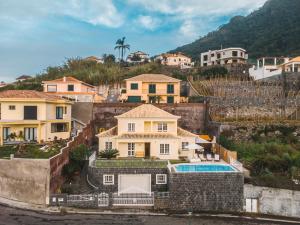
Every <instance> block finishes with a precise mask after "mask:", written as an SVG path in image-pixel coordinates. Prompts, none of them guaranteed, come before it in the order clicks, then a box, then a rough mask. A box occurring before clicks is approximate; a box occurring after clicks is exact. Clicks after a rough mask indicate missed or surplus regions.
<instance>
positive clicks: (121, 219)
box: [0, 206, 291, 225]
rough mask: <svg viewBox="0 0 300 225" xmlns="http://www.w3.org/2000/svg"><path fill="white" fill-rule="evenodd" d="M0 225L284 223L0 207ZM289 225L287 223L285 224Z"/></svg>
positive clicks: (273, 224)
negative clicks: (41, 210)
mask: <svg viewBox="0 0 300 225" xmlns="http://www.w3.org/2000/svg"><path fill="white" fill-rule="evenodd" d="M0 224H1V225H48V224H59V225H69V224H72V225H73V224H74V225H96V224H97V225H99V224H100V225H102V224H103V225H104V224H107V225H243V224H246V225H259V224H264V225H278V224H284V223H272V222H259V221H249V220H247V219H229V218H223V219H222V218H207V217H206V218H205V217H191V218H187V217H180V216H139V215H82V214H66V215H60V214H46V213H39V212H33V211H27V210H20V209H14V208H9V207H4V206H0ZM289 224H291V223H289Z"/></svg>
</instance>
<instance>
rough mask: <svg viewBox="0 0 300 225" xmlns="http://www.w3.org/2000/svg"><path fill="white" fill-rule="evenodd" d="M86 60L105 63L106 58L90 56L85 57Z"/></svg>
mask: <svg viewBox="0 0 300 225" xmlns="http://www.w3.org/2000/svg"><path fill="white" fill-rule="evenodd" d="M83 60H84V61H88V62H96V63H102V64H103V63H104V59H103V58H99V57H97V56H89V57H86V58H84V59H83Z"/></svg>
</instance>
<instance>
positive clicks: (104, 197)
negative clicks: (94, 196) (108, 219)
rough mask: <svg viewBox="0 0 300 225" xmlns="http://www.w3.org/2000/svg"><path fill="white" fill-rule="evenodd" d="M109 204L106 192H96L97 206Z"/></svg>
mask: <svg viewBox="0 0 300 225" xmlns="http://www.w3.org/2000/svg"><path fill="white" fill-rule="evenodd" d="M108 205H109V196H108V194H107V193H100V194H98V207H101V206H102V207H104V206H108Z"/></svg>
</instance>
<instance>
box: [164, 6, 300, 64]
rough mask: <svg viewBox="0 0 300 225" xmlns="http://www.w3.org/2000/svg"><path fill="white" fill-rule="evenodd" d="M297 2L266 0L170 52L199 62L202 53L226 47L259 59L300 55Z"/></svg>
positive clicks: (299, 17) (299, 25) (299, 18)
mask: <svg viewBox="0 0 300 225" xmlns="http://www.w3.org/2000/svg"><path fill="white" fill-rule="evenodd" d="M299 12H300V1H299V0H284V1H282V0H268V1H267V2H266V3H265V4H264V5H263V6H262V7H261V8H259V9H258V10H256V11H254V12H252V13H250V14H249V15H247V16H234V17H232V18H231V20H230V21H229V22H228V23H227V24H223V25H221V26H220V27H219V28H218V29H217V30H215V31H212V32H210V33H208V34H207V35H206V36H204V37H201V38H199V39H197V40H196V41H194V42H192V43H190V44H186V45H183V46H181V47H178V48H176V49H174V50H171V51H170V52H178V51H180V52H183V53H185V54H187V55H190V56H191V57H192V58H193V59H199V55H200V53H202V52H205V51H208V50H215V49H220V47H221V46H222V47H223V48H228V47H241V48H245V49H246V50H247V52H248V53H249V55H250V58H252V59H254V58H257V57H262V56H297V55H300V13H299Z"/></svg>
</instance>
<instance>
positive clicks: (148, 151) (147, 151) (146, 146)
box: [145, 143, 150, 159]
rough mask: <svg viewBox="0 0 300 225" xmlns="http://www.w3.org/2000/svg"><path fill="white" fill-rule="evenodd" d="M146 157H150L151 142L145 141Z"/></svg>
mask: <svg viewBox="0 0 300 225" xmlns="http://www.w3.org/2000/svg"><path fill="white" fill-rule="evenodd" d="M145 158H146V159H150V143H145Z"/></svg>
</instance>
